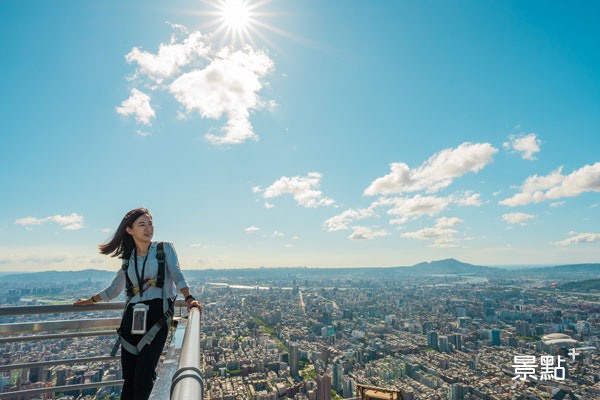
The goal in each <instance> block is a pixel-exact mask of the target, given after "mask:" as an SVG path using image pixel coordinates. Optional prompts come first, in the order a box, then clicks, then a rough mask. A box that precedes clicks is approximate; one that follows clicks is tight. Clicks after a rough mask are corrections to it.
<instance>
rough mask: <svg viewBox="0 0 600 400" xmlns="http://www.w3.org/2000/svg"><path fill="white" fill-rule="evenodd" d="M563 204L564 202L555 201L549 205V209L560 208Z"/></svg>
mask: <svg viewBox="0 0 600 400" xmlns="http://www.w3.org/2000/svg"><path fill="white" fill-rule="evenodd" d="M563 204H565V202H564V201H555V202H553V203H550V207H558V206H562V205H563Z"/></svg>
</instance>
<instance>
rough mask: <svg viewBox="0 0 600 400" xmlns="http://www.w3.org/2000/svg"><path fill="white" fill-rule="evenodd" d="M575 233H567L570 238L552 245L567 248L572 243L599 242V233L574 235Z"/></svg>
mask: <svg viewBox="0 0 600 400" xmlns="http://www.w3.org/2000/svg"><path fill="white" fill-rule="evenodd" d="M576 233H577V232H569V234H570V235H574V236H571V237H570V238H567V239H565V240H561V241H559V242H554V243H553V244H555V245H557V246H568V245H570V244H574V243H597V242H600V233H580V234H578V235H576Z"/></svg>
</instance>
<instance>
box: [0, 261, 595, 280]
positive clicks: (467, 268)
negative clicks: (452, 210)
mask: <svg viewBox="0 0 600 400" xmlns="http://www.w3.org/2000/svg"><path fill="white" fill-rule="evenodd" d="M116 272H117V271H116V270H115V271H105V270H98V269H86V270H82V271H44V272H31V273H18V274H11V275H4V276H2V278H1V280H2V282H18V281H29V282H57V281H64V282H66V281H80V280H87V279H91V280H102V281H110V280H112V278H113V277H114V276H115V274H116ZM183 272H184V273H185V276H186V278H188V279H202V280H208V281H210V280H211V279H221V278H225V279H237V280H239V279H242V280H249V281H255V282H259V281H260V280H264V279H329V278H335V279H340V278H352V277H353V278H359V279H368V278H372V277H378V278H381V277H390V278H394V277H400V276H407V275H413V276H424V275H484V276H497V277H533V278H549V279H553V278H554V277H556V278H557V279H558V278H561V279H565V278H567V279H571V278H572V279H571V280H576V279H591V278H600V264H572V265H559V266H554V267H536V268H525V269H521V270H506V269H502V268H494V267H486V266H483V265H473V264H468V263H464V262H461V261H459V260H456V259H454V258H448V259H445V260H437V261H431V262H422V263H419V264H415V265H412V266H404V267H402V266H397V267H368V268H367V267H364V268H308V267H281V268H243V269H208V270H184V271H183Z"/></svg>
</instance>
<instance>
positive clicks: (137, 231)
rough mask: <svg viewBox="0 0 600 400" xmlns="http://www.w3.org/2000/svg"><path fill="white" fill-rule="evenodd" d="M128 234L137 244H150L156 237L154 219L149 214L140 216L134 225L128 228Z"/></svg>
mask: <svg viewBox="0 0 600 400" xmlns="http://www.w3.org/2000/svg"><path fill="white" fill-rule="evenodd" d="M126 230H127V233H129V234H130V235H131V236H133V239H134V240H135V242H136V243H139V242H141V243H149V242H150V241H152V236H153V235H154V225H152V217H151V216H149V215H148V214H144V215H140V216H139V217H138V218H137V219H136V220H135V221H134V222H133V225H132V226H131V228H130V227H127V228H126Z"/></svg>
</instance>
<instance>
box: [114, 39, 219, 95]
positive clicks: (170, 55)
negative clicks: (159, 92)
mask: <svg viewBox="0 0 600 400" xmlns="http://www.w3.org/2000/svg"><path fill="white" fill-rule="evenodd" d="M183 28H185V27H183ZM186 31H187V29H186ZM184 32H185V31H184ZM209 52H210V46H209V45H207V44H205V43H204V40H203V37H202V34H201V33H200V32H192V33H190V34H189V36H188V37H187V38H185V39H184V40H183V42H182V43H177V39H176V37H175V35H172V36H171V41H170V43H168V44H165V43H161V44H159V45H158V52H157V53H156V54H152V53H150V52H148V51H143V50H141V49H140V48H138V47H133V48H132V49H131V51H130V52H129V54H127V55H126V56H125V60H126V61H127V62H128V63H130V64H131V63H137V65H138V73H141V74H144V75H146V76H148V78H150V79H152V80H153V81H155V82H157V83H162V82H163V80H164V79H165V78H168V77H171V76H173V75H175V74H176V73H178V72H179V70H180V68H181V67H183V66H185V65H188V64H189V63H191V62H192V61H193V60H195V59H197V58H198V57H207V56H208V54H209Z"/></svg>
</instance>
